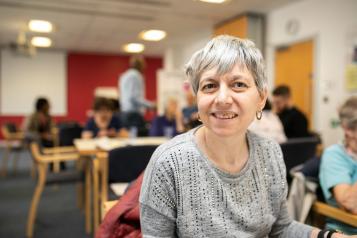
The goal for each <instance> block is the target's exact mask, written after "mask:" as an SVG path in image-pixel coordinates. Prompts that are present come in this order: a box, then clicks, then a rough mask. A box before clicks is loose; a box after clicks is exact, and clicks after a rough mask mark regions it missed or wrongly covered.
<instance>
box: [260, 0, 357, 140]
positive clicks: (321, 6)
mask: <svg viewBox="0 0 357 238" xmlns="http://www.w3.org/2000/svg"><path fill="white" fill-rule="evenodd" d="M356 13H357V1H356V0H343V1H341V0H305V1H300V2H297V3H294V4H291V5H288V6H286V7H283V8H280V9H278V10H275V11H272V12H271V13H270V14H269V15H268V17H267V31H266V32H267V48H266V49H267V51H266V60H267V68H268V78H269V80H270V82H271V84H270V85H272V83H273V79H274V49H275V47H277V46H279V45H284V44H289V43H295V42H299V41H304V40H307V39H313V40H314V44H315V52H314V53H315V55H314V57H315V59H314V64H315V65H314V79H313V80H314V83H313V84H314V99H313V101H314V102H313V111H314V121H313V127H314V128H315V129H316V130H317V131H319V132H320V133H322V136H323V140H324V142H325V144H326V145H330V144H332V143H336V142H337V141H338V140H340V139H341V138H342V134H341V130H340V129H338V128H337V129H336V128H332V127H331V126H330V124H331V120H332V119H336V118H337V112H336V110H337V108H338V107H339V105H341V104H342V103H343V101H344V100H345V99H346V98H347V97H348V96H349V95H351V94H353V93H354V94H356V92H348V91H347V90H346V89H345V77H344V74H345V67H346V65H347V63H348V61H349V59H348V57H349V55H348V54H349V50H351V48H350V47H351V45H353V41H355V45H357V15H356ZM292 19H294V20H296V21H297V22H298V30H297V33H295V34H289V33H288V32H287V31H286V24H287V22H288V21H290V20H292ZM324 98H327V99H328V101H327V102H324V100H323V99H324Z"/></svg>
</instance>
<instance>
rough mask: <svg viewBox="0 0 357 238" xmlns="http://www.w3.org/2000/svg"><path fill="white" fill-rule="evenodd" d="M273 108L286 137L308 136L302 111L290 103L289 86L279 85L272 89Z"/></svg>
mask: <svg viewBox="0 0 357 238" xmlns="http://www.w3.org/2000/svg"><path fill="white" fill-rule="evenodd" d="M272 104H273V110H274V112H275V113H276V114H277V115H278V116H279V118H280V120H281V122H282V123H283V126H284V132H285V135H286V136H287V137H288V138H296V137H309V136H311V135H310V133H309V131H308V121H307V118H306V116H305V115H304V113H302V112H301V111H300V110H299V109H298V108H297V107H295V106H293V105H292V101H291V92H290V88H289V87H288V86H286V85H280V86H278V87H276V88H275V89H274V91H273V100H272Z"/></svg>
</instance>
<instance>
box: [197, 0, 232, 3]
mask: <svg viewBox="0 0 357 238" xmlns="http://www.w3.org/2000/svg"><path fill="white" fill-rule="evenodd" d="M200 1H201V2H208V3H224V2H225V1H227V0H200Z"/></svg>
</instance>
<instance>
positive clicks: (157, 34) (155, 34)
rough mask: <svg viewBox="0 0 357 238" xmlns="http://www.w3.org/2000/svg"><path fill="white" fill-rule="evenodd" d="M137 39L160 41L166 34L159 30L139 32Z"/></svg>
mask: <svg viewBox="0 0 357 238" xmlns="http://www.w3.org/2000/svg"><path fill="white" fill-rule="evenodd" d="M139 37H140V38H141V39H143V40H148V41H160V40H162V39H164V38H165V37H166V32H165V31H161V30H148V31H143V32H141V33H140V34H139Z"/></svg>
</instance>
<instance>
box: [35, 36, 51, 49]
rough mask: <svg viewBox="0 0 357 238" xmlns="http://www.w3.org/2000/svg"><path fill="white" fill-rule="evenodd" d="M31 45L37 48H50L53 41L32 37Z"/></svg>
mask: <svg viewBox="0 0 357 238" xmlns="http://www.w3.org/2000/svg"><path fill="white" fill-rule="evenodd" d="M31 44H32V45H33V46H36V47H50V46H51V45H52V40H51V39H50V38H48V37H42V36H35V37H32V39H31Z"/></svg>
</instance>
